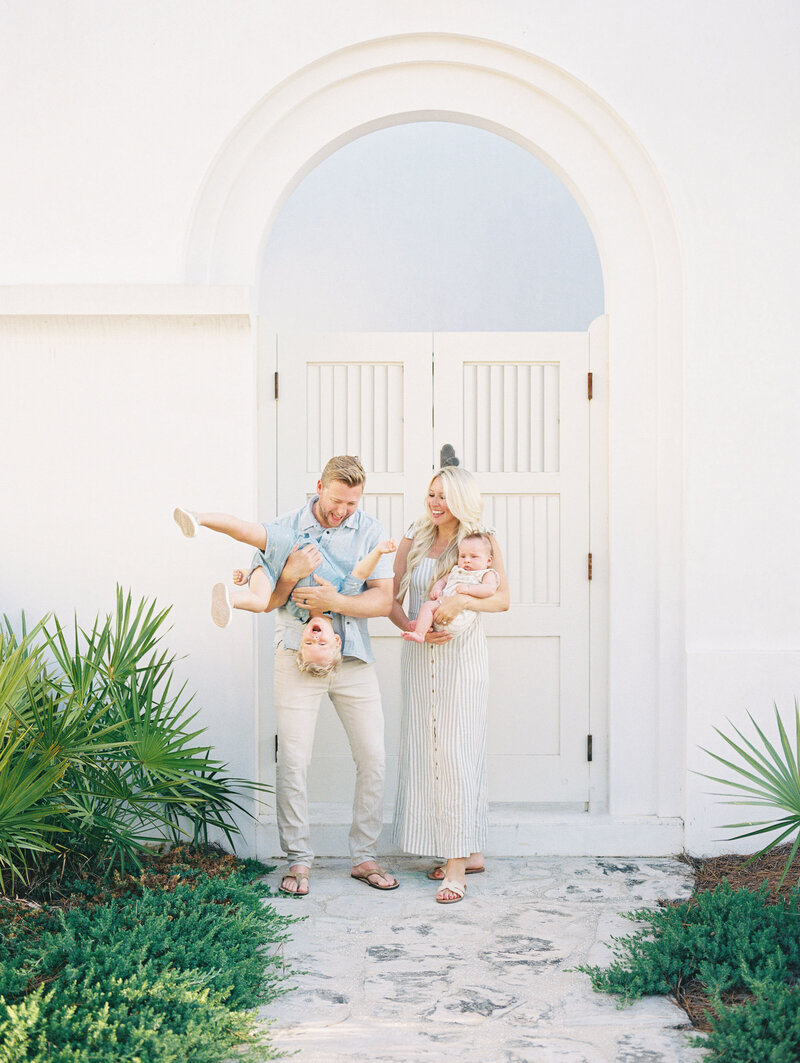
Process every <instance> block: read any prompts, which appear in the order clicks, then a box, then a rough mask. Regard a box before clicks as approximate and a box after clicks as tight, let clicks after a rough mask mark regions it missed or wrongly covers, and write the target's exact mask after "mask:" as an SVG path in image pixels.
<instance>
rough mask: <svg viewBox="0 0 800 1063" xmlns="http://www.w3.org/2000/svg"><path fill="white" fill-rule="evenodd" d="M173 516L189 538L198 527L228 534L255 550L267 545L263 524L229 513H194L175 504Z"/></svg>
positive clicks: (263, 548)
mask: <svg viewBox="0 0 800 1063" xmlns="http://www.w3.org/2000/svg"><path fill="white" fill-rule="evenodd" d="M173 517H174V518H175V523H176V524H177V525H178V527H179V528H180V529H181V531H182V532H183V534H184V535H186V536H187V537H188V538H190V539H191V538H193V537H194V536H195V535H197V529H198V528H208V529H209V530H210V531H215V532H220V534H222V535H228V536H230V538H231V539H236V541H237V542H240V543H247V545H248V546H252V547H254V548H255V549H256V550H265V549H266V546H267V529H266V528H265V527H264V525H263V524H256V523H255V522H254V521H251V520H242V519H241V518H240V517H234V516H233V515H232V514H231V513H195V512H194V511H193V510H190V509H182V508H181V507H180V506H176V508H175V511H174V513H173Z"/></svg>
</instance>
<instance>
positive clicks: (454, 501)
mask: <svg viewBox="0 0 800 1063" xmlns="http://www.w3.org/2000/svg"><path fill="white" fill-rule="evenodd" d="M434 480H441V481H442V491H443V493H444V498H445V501H446V502H447V508H448V509H449V510H450V512H451V513H452V514H453V516H454V517H455V518H456V520H457V521H458V531H457V532H456V534H455V535H454V536H453V540H452V542H451V543H449V544H448V547H447V549H446V550H445V551H444V553H442V554H441V556H440V557H439V559H438V560H437V562H436V565H435V566H434V572H433V577H432V579H431V587H432V586H433V584H434V583H435V582H436V581H437V579H440V578H441V577H442V576H443V575H444V574H445V572H449V571H450V569H451V568H452V567H453V565H455V564H456V562H457V561H458V546H459V543H460V542H461V540H462V539H464V538H465V537H466V536H467V535H471V534H472V533H473V532H480V531H482V530H483V529H482V527H481V517H482V516H483V499H482V498H481V493H480V491H479V490H478V485H477V483H476V482H475V477H474V476H473V475H472V473H471V472H468V471H467V470H466V469H462V468H461V467H460V466H458V465H448V466H447V468H444V469H439V471H438V472H437V473H435V474H434V475H433V477H432V478H431V482H430V483H429V484H428V491H430V489H431V485H432V484H433V482H434ZM427 493H428V492H427V491H426V492H425V496H426V501H425V512H424V513H423V515H422V516H421V517H420V519H419V520H418V521H417V523H416V524H415V525H414V528H413V536H414V543H413V545H412V547H411V549H410V550H409V551H408V561H407V563H406V571H405V574H404V576H403V578H402V580H401V581H400V590H399V592H398V595H397V600H398V601H402V599H403V596H404V595H405V593H406V591H407V590H408V585H409V583H410V582H411V573H412V572H413V570H414V568H415V567H416V566H417V565H418V564H419V562H420V561H421V560H422V559H423V557H425V556H426V554H427V553H428V551H429V550H430V548H431V546H433V543H434V541H435V539H436V525H435V524H434V522H433V517H431V514H430V510H429V509H428V505H427ZM428 589H429V590H430V588H428Z"/></svg>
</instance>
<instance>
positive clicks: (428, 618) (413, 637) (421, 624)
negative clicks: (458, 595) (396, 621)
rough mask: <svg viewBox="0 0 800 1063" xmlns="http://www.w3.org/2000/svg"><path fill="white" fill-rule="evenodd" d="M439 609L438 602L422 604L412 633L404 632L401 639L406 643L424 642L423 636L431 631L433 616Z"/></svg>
mask: <svg viewBox="0 0 800 1063" xmlns="http://www.w3.org/2000/svg"><path fill="white" fill-rule="evenodd" d="M438 608H439V603H438V601H436V602H431V601H427V602H423V603H422V605H421V606H420V607H419V613H418V614H417V620H416V623H415V624H414V630H413V631H404V632H403V638H404V639H405V640H406V641H407V642H424V641H425V636H426V635H427V634H428V632H429V631H430V629H431V624H432V623H433V614H434V613H435V612H436V610H437V609H438Z"/></svg>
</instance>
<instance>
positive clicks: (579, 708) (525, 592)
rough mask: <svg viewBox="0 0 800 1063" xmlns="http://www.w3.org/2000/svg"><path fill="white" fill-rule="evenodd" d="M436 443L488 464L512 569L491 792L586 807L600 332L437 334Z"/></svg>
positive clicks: (499, 642) (500, 634) (501, 632)
mask: <svg viewBox="0 0 800 1063" xmlns="http://www.w3.org/2000/svg"><path fill="white" fill-rule="evenodd" d="M433 346H434V365H435V376H434V380H435V390H434V440H433V446H434V450H435V451H436V452H437V453H438V449H439V448H440V447H441V446H442V445H443V444H444V443H451V444H452V445H453V446H454V447H455V450H456V454H457V455H458V456H459V458H460V459H461V462H462V464H463V465H464V466H465V467H467V468H469V469H470V471H471V472H474V473H475V475H476V477H477V479H478V483H479V486H480V488H481V492H482V493H483V496H484V499H485V503H486V523H487V524H488V525H492V526H495V527H496V529H497V537H498V541H499V543H500V545H501V547H502V549H503V554H504V558H505V560H506V567H507V569H508V577H509V585H510V588H511V592H512V604H511V609H510V611H509V612H508V613H502V614H495V615H493V616H486V617H485V618H484V623H485V625H486V631H487V634H488V636H489V666H490V718H489V773H490V800H492V801H501V802H502V801H507V802H525V803H535V804H552V803H559V804H562V805H571V806H575V807H581V808H582V807H585V803H586V802H587V800H588V786H589V774H588V764H587V761H586V734H587V732H588V721H589V584H588V581H587V578H586V558H587V553H588V551H589V549H590V546H589V412H588V400H587V395H586V372H587V371H588V367H589V336H588V334H587V333H544V334H542V333H477V334H475V333H473V334H464V333H436V334H435V335H434V345H433Z"/></svg>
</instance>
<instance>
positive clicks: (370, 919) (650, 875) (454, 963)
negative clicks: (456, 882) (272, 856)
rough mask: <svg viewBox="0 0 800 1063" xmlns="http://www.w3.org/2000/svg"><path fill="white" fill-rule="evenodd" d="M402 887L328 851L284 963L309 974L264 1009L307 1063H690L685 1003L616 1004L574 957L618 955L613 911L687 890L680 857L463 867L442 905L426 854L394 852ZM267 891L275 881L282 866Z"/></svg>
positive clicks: (283, 902) (278, 1038)
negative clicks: (356, 870)
mask: <svg viewBox="0 0 800 1063" xmlns="http://www.w3.org/2000/svg"><path fill="white" fill-rule="evenodd" d="M391 866H392V867H393V868H394V870H395V871H396V873H397V876H398V878H399V879H400V881H401V883H402V885H401V887H400V889H397V890H394V891H392V892H390V893H379V892H378V891H377V890H371V889H369V888H368V887H366V886H364V885H363V884H361V883H359V882H356V881H354V880H352V879H350V877H349V865H348V863H347V862H346V861H344V860H322V861H319V862H318V863H317V864H316V865H315V867H314V870H313V873H312V878H311V883H310V885H311V890H312V892H311V894H310V895H309V897H308V898H307V899H305V900H302V901H300V900H293V899H291V898H283V897H280V898H278V899H276V900H275V902H274V903H275V907H276V908H277V909H278V910H279V911H281V912H284V913H286V914H290V915H301V914H302V915H304V916H307V917H308V918H307V919H305V920H304V921H303V922H301V923H298V924H296V925H295V927H294V928H293V938H292V941H291V942H290V943H289V944H288V945H287V947H286V957H287V960H289V961H290V962H291V963H292V964H293V965H294V966H295V967H296V968H299V969H301V970H304V971H305V972H306V973H305V974H304V975H303V976H301V977H298V978H297V979H296V980H295V981H296V984H297V985H298V989H297V990H295V991H294V992H291V993H289V994H287V995H286V996H284V997H283V998H281V999H280V1000H278V1001H277V1002H276V1003H275V1004H273V1005H271V1006H270V1008H269V1011H268V1013H267V1014H268V1016H269V1017H270V1018H272V1019H273V1020H274V1025H273V1027H272V1040H273V1043H274V1044H275V1045H276V1046H277V1047H278V1048H280V1049H281V1050H282V1051H285V1052H287V1053H291V1052H296V1051H299V1052H300V1055H299V1056H298V1058H302V1059H303V1060H304V1061H307V1063H340V1061H342V1063H343V1061H345V1060H347V1061H351V1060H369V1061H372V1060H374V1061H376V1063H377V1061H381V1063H439V1061H442V1060H446V1059H455V1058H457V1059H458V1061H459V1063H473V1061H475V1063H551V1061H552V1063H695V1061H699V1060H701V1059H703V1058H704V1055H705V1053H703V1052H702V1051H701V1050H700V1049H697V1048H692V1047H690V1046H689V1034H688V1031H689V1030H690V1027H689V1026H688V1020H687V1019H686V1015H685V1014H684V1012H683V1011H681V1010H680V1009H679V1008H678V1007H677V1006H676V1005H675V1004H673V1003H672V1002H670V1001H669V1000H667V999H666V998H663V997H650V998H647V999H645V1000H641V1001H639V1002H637V1003H636V1004H634V1005H633V1006H631V1007H628V1008H624V1009H618V1008H617V1007H616V1002H615V1000H614V998H612V997H609V996H607V995H605V994H599V993H595V992H594V991H593V990H592V988H591V986H590V983H589V979H588V977H587V976H586V975H584V974H580V973H577V972H574V971H571V970H570V968H573V967H575V966H576V965H577V964H581V963H587V962H588V963H592V964H595V963H596V964H602V963H604V962H607V961H608V960H609V959H610V952H609V950H608V948H607V945H606V943H607V942H609V941H610V938H611V935H612V934H616V935H620V934H626V933H630V931H631V930H632V929H633V926H632V924H631V923H630V922H629V921H628V920H625V919H623V918H621V916H620V915H619V914H618V913H619V912H622V911H630V910H632V909H634V908H641V907H644V906H646V905H655V904H656V902H657V900H658V899H659V898H660V897H665V898H667V897H669V898H679V897H685V896H687V895H688V894H689V893H690V892H691V876H690V874H689V872H688V869H687V868H686V867H685V865H683V864H681V863H680V862H679V861H677V860H672V859H631V860H629V859H609V858H596V857H585V858H574V857H529V858H503V859H495V860H489V861H487V872H486V873H485V874H483V875H470V876H469V878H468V879H467V886H468V888H467V896H466V898H465V899H464V901H462V902H461V903H459V904H453V905H449V906H446V905H439V904H436V903H435V902H434V893H435V885H434V883H432V882H429V881H428V880H427V879H426V878H425V875H424V873H423V872H424V870H425V869H426V868H428V867H429V866H430V862H427V863H421V862H420V861H418V860H411V859H408V858H400V859H396V860H393V861H392V862H391ZM272 878H273V879H274V884H275V885H276V886H277V882H278V881H279V878H278V873H277V872H276V873H275V875H274V876H272Z"/></svg>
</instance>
